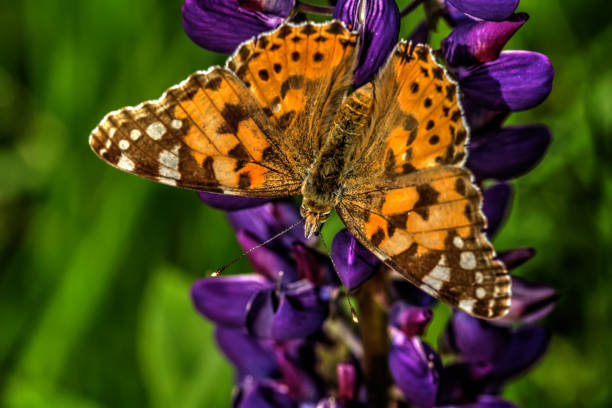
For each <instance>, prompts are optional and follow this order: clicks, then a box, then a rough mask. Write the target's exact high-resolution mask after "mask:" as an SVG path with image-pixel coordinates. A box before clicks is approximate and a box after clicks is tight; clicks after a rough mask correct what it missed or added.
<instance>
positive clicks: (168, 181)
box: [157, 177, 176, 186]
mask: <svg viewBox="0 0 612 408" xmlns="http://www.w3.org/2000/svg"><path fill="white" fill-rule="evenodd" d="M157 181H159V182H160V183H164V184H167V185H169V186H176V180H174V179H171V178H166V177H158V178H157Z"/></svg>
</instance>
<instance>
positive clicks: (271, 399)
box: [234, 382, 298, 408]
mask: <svg viewBox="0 0 612 408" xmlns="http://www.w3.org/2000/svg"><path fill="white" fill-rule="evenodd" d="M286 388H287V387H285V386H284V385H281V384H276V383H271V382H266V383H257V384H256V385H255V386H252V387H247V390H244V391H243V392H241V393H240V395H239V397H238V401H236V402H235V404H234V405H235V407H236V408H297V407H298V404H297V403H296V402H295V401H294V400H293V398H291V397H290V396H289V395H288V394H287V391H288V390H287V389H286Z"/></svg>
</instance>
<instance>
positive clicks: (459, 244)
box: [453, 235, 463, 249]
mask: <svg viewBox="0 0 612 408" xmlns="http://www.w3.org/2000/svg"><path fill="white" fill-rule="evenodd" d="M453 244H454V245H455V246H456V247H457V248H459V249H461V248H463V240H462V239H461V237H460V236H459V235H457V236H455V238H453Z"/></svg>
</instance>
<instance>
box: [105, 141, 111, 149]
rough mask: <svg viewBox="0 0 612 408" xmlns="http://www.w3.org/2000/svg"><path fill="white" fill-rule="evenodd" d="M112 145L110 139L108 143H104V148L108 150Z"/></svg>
mask: <svg viewBox="0 0 612 408" xmlns="http://www.w3.org/2000/svg"><path fill="white" fill-rule="evenodd" d="M112 143H113V142H112V141H111V140H110V139H106V142H105V143H104V147H106V148H107V149H110V147H111V144H112Z"/></svg>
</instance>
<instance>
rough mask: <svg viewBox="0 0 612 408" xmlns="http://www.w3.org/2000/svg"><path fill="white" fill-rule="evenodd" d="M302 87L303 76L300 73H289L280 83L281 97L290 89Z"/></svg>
mask: <svg viewBox="0 0 612 408" xmlns="http://www.w3.org/2000/svg"><path fill="white" fill-rule="evenodd" d="M303 87H304V77H303V76H302V75H291V76H290V77H289V78H287V79H286V80H285V81H284V82H283V83H282V84H281V97H282V98H284V97H285V96H287V92H289V90H290V89H302V88H303Z"/></svg>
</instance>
